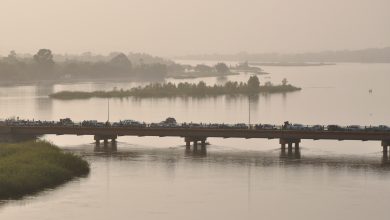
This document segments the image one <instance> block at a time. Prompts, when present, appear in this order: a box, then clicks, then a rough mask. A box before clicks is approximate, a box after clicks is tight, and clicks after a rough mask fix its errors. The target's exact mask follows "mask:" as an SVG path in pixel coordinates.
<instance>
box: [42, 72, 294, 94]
mask: <svg viewBox="0 0 390 220" xmlns="http://www.w3.org/2000/svg"><path fill="white" fill-rule="evenodd" d="M299 90H301V88H299V87H295V86H292V85H290V84H287V79H283V81H282V84H281V85H273V84H272V83H271V82H266V83H265V84H264V85H260V81H259V78H258V77H257V76H255V75H254V76H251V77H250V78H249V80H248V82H247V83H244V82H240V83H238V82H231V81H228V82H226V83H225V84H224V85H213V86H208V85H206V83H205V82H203V81H200V82H199V83H197V84H195V83H187V82H185V83H179V84H177V85H176V84H174V83H163V84H161V83H155V84H149V85H147V86H144V87H141V86H139V87H135V88H132V89H129V90H123V89H120V90H118V89H113V90H112V91H94V92H81V91H61V92H57V93H53V94H50V95H49V97H50V98H53V99H62V100H71V99H89V98H126V97H137V98H148V97H152V98H153V97H207V96H218V95H257V94H259V93H286V92H294V91H299Z"/></svg>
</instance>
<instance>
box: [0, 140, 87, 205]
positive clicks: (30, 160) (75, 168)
mask: <svg viewBox="0 0 390 220" xmlns="http://www.w3.org/2000/svg"><path fill="white" fill-rule="evenodd" d="M88 173H89V164H88V162H86V161H85V160H83V159H81V158H80V157H79V156H76V155H73V154H71V153H65V152H63V151H62V150H60V149H59V148H58V147H56V146H55V145H53V144H51V143H49V142H45V141H29V142H23V143H13V144H0V199H8V198H17V197H21V196H24V195H26V194H30V193H34V192H38V191H40V190H43V189H45V188H50V187H54V186H57V185H59V184H62V183H64V182H66V181H68V180H70V179H72V178H74V177H77V176H83V175H86V174H88Z"/></svg>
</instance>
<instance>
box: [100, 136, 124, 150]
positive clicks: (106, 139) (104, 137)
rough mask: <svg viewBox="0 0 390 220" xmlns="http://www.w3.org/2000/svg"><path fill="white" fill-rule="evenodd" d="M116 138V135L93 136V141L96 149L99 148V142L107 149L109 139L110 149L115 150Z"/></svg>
mask: <svg viewBox="0 0 390 220" xmlns="http://www.w3.org/2000/svg"><path fill="white" fill-rule="evenodd" d="M117 137H118V136H116V135H95V136H94V140H95V144H96V147H97V148H99V147H100V141H101V140H103V144H104V147H105V148H107V147H108V140H110V139H111V145H112V147H113V148H114V147H115V148H116V139H117Z"/></svg>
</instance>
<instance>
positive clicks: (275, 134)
mask: <svg viewBox="0 0 390 220" xmlns="http://www.w3.org/2000/svg"><path fill="white" fill-rule="evenodd" d="M0 134H2V135H16V136H18V135H30V136H39V135H45V134H54V135H93V136H94V139H95V141H96V143H100V141H101V140H104V142H105V143H107V141H108V140H109V139H111V140H112V141H115V140H116V139H117V137H118V136H139V137H143V136H157V137H183V138H184V139H185V142H186V146H187V147H190V143H191V142H193V145H194V148H196V147H197V144H198V142H200V144H201V146H202V147H205V146H206V139H207V138H209V137H219V138H246V139H250V138H266V139H279V140H280V144H281V148H282V150H284V149H285V148H286V145H287V147H288V150H289V151H290V150H292V145H293V144H295V150H299V143H300V142H301V140H302V139H311V140H340V141H341V140H361V141H381V142H382V147H383V153H384V154H386V156H387V154H388V149H389V147H390V132H378V131H327V130H325V131H310V130H284V129H278V130H257V129H220V128H215V129H213V128H150V127H146V128H131V127H112V126H111V127H83V126H0Z"/></svg>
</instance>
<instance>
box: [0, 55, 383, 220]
mask: <svg viewBox="0 0 390 220" xmlns="http://www.w3.org/2000/svg"><path fill="white" fill-rule="evenodd" d="M180 62H183V63H190V64H195V63H198V62H197V61H180ZM206 63H207V62H206ZM264 70H265V71H266V72H269V73H271V74H270V75H264V76H261V77H260V81H261V83H264V82H266V81H271V82H272V83H275V84H279V83H280V82H281V81H282V79H283V78H287V79H288V81H289V83H291V84H293V85H296V86H299V87H302V91H299V92H293V93H288V94H269V95H259V97H256V98H252V99H251V100H250V103H248V101H249V100H248V98H247V97H244V96H238V97H229V96H218V97H213V98H147V99H135V98H128V99H111V100H110V121H117V120H120V119H135V120H139V121H145V122H159V121H162V120H164V119H165V118H167V117H170V116H171V117H175V118H176V119H177V121H178V122H191V121H192V122H207V123H208V122H215V123H223V122H224V123H239V122H243V123H248V121H249V112H250V115H251V119H250V120H251V123H271V124H278V125H280V124H282V123H283V122H284V121H286V120H288V121H290V122H294V123H302V124H311V125H313V124H323V125H326V124H340V125H356V124H357V125H380V124H386V125H390V114H389V111H390V102H389V97H390V86H389V82H390V64H344V63H342V64H337V65H334V66H315V67H264ZM249 76H250V75H249V74H244V73H243V74H241V75H238V76H229V77H227V78H225V79H217V78H203V79H191V80H173V79H171V80H169V81H172V82H180V81H189V82H198V81H200V80H204V81H205V82H206V83H207V84H210V85H211V84H214V83H224V82H225V81H226V80H232V81H247V80H248V78H249ZM137 85H141V83H131V82H121V83H118V82H112V83H104V84H103V83H76V84H56V85H44V84H43V85H38V86H13V87H0V118H3V119H4V118H10V117H20V118H25V119H33V118H34V119H35V120H39V119H40V120H58V119H60V118H65V117H70V118H72V119H73V120H75V121H80V120H84V119H97V120H101V121H106V120H107V117H108V116H107V106H108V100H106V99H90V100H72V101H60V100H51V99H49V98H48V94H50V93H52V92H57V91H61V90H83V91H94V90H111V89H113V88H114V87H116V88H117V89H120V88H124V89H126V88H130V87H133V86H137ZM370 89H372V91H373V92H372V93H369V90H370ZM43 139H46V140H49V141H52V142H54V143H55V144H57V145H59V146H60V147H62V148H63V149H65V150H66V151H70V152H74V153H76V154H80V155H82V156H83V157H84V158H85V159H87V160H88V161H89V162H90V164H91V173H90V175H89V176H88V177H84V178H78V179H75V180H73V181H71V182H69V183H66V184H64V185H62V186H60V187H58V188H55V189H51V190H46V191H44V192H42V193H39V194H35V195H31V196H28V197H25V198H23V199H21V200H13V201H0V219H1V220H3V219H4V220H14V219H15V220H16V219H30V220H43V219H64V220H65V219H66V220H69V219H86V220H88V219H91V220H100V219H116V220H119V219H224V220H227V219H369V218H374V219H389V216H390V212H389V211H388V210H389V209H388V206H389V204H388V202H389V201H390V187H389V186H390V167H389V166H388V165H387V164H385V163H383V161H382V152H381V150H382V149H381V146H380V142H360V141H311V140H303V141H302V143H301V152H300V153H301V156H300V159H299V158H294V157H292V158H285V157H281V156H280V145H279V143H278V140H262V139H259V140H257V139H249V140H245V139H218V138H210V139H208V142H210V145H209V146H208V148H207V152H202V153H200V154H199V153H192V152H186V151H185V147H184V140H183V139H181V138H167V137H165V138H158V137H120V138H119V139H118V144H117V148H116V149H104V148H100V149H97V148H95V145H94V143H93V137H92V136H79V137H77V136H45V137H43Z"/></svg>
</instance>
